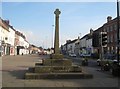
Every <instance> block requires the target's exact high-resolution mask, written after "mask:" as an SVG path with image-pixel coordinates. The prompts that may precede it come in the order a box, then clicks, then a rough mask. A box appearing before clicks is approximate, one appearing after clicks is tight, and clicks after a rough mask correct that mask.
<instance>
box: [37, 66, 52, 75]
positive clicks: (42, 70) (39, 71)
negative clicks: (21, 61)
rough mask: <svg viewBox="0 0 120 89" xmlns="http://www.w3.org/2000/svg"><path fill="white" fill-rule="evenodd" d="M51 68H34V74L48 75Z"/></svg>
mask: <svg viewBox="0 0 120 89" xmlns="http://www.w3.org/2000/svg"><path fill="white" fill-rule="evenodd" d="M51 71H52V68H51V67H49V66H35V73H50V72H51Z"/></svg>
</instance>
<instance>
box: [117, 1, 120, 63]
mask: <svg viewBox="0 0 120 89" xmlns="http://www.w3.org/2000/svg"><path fill="white" fill-rule="evenodd" d="M119 28H120V23H119V0H117V61H118V63H119V42H120V37H119Z"/></svg>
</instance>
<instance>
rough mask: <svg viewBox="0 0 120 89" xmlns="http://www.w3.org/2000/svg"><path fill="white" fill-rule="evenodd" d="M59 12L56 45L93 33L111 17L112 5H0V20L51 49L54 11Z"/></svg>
mask: <svg viewBox="0 0 120 89" xmlns="http://www.w3.org/2000/svg"><path fill="white" fill-rule="evenodd" d="M56 8H59V10H60V11H61V14H60V16H59V17H60V18H59V19H60V22H59V26H60V28H59V31H60V45H61V44H62V45H63V44H64V43H65V42H66V40H69V39H71V40H73V39H76V38H78V36H80V37H82V36H84V35H85V34H87V33H89V31H90V29H91V28H92V29H93V30H96V29H97V28H99V27H100V26H102V25H103V24H104V23H106V21H107V19H106V18H107V16H112V18H115V17H116V16H117V15H116V2H2V15H1V16H0V17H2V19H5V20H9V21H10V25H12V26H13V27H14V28H15V29H16V30H18V31H20V32H22V33H24V34H25V36H26V38H27V40H28V41H29V42H30V43H31V44H34V45H36V46H42V47H44V48H48V47H49V48H50V47H53V44H54V32H55V27H54V25H55V14H54V11H55V9H56Z"/></svg>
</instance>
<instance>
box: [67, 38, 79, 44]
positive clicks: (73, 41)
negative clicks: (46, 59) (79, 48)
mask: <svg viewBox="0 0 120 89" xmlns="http://www.w3.org/2000/svg"><path fill="white" fill-rule="evenodd" d="M76 41H77V39H74V40H72V41H69V42H67V43H66V44H71V43H75V42H76Z"/></svg>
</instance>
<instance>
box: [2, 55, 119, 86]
mask: <svg viewBox="0 0 120 89" xmlns="http://www.w3.org/2000/svg"><path fill="white" fill-rule="evenodd" d="M42 58H44V57H43V56H42V57H40V56H38V55H23V56H5V57H3V58H2V59H0V60H2V86H3V87H118V78H117V77H113V76H112V75H111V74H106V73H104V72H100V71H97V69H96V68H93V67H82V69H83V71H84V72H86V73H91V74H93V75H94V78H93V79H40V80H25V79H23V78H24V74H25V73H26V72H27V70H28V68H29V67H34V66H35V62H38V61H39V60H40V59H42Z"/></svg>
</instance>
